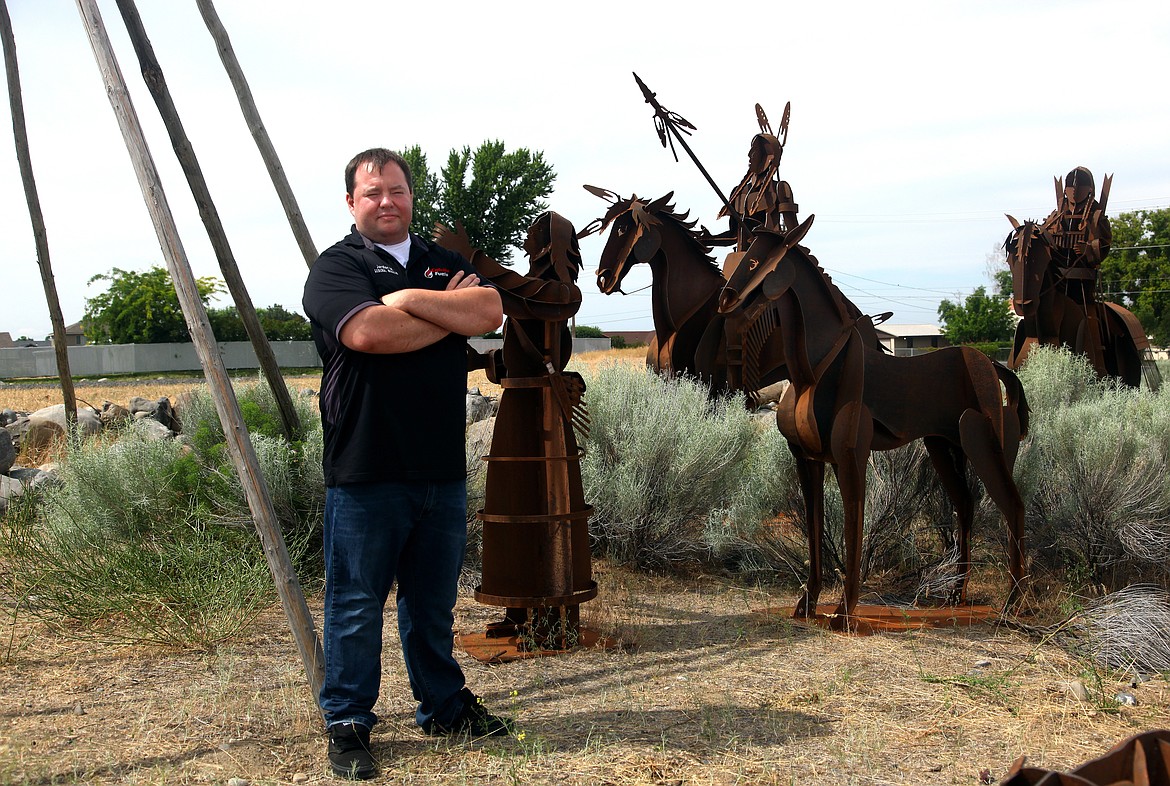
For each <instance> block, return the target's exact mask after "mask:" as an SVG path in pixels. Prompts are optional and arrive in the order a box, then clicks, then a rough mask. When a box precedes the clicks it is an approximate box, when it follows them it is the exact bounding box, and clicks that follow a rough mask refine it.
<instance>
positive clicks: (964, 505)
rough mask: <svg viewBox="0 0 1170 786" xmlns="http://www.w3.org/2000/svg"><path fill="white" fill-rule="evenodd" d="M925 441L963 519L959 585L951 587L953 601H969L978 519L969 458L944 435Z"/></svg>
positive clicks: (923, 441)
mask: <svg viewBox="0 0 1170 786" xmlns="http://www.w3.org/2000/svg"><path fill="white" fill-rule="evenodd" d="M922 444H923V445H925V446H926V452H927V454H928V455H929V456H930V463H931V464H933V465H934V471H935V472H937V473H938V479H939V482H940V483H942V487H943V490H944V491H946V493H947V497H948V498H950V500H951V504H952V505H954V506H955V515H956V517H958V519H959V563H958V565H957V566H956V569H957V571H958V577H959V585H958V586H957V587H956V588H954V589H953V590H951V593H950V596H949V597H948V598H947V601H948V602H949V603H965V602H966V600H967V578H968V577H969V576H970V574H971V523H972V521H974V519H975V498H974V497H972V496H971V489H970V488H969V487H968V486H967V457H966V456H965V455H964V454H963V451H961V450H958V449H957V448H955V447H953V446H952V445H951V444H950V443H949V442H947V441H946V440H945V439H943V438H942V437H925V438H924V439H923V440H922Z"/></svg>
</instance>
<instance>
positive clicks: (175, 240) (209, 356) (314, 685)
mask: <svg viewBox="0 0 1170 786" xmlns="http://www.w3.org/2000/svg"><path fill="white" fill-rule="evenodd" d="M77 9H78V11H79V12H80V13H81V18H82V21H83V22H84V23H85V29H86V33H87V35H88V36H89V42H90V46H91V47H92V48H93V53H94V57H95V58H96V59H97V63H98V68H99V69H100V70H101V72H102V78H103V81H104V82H105V86H106V94H107V95H108V96H109V99H110V106H112V107H113V110H114V115H115V117H117V119H118V127H119V128H120V129H121V130H122V137H123V138H124V139H125V142H126V149H127V151H128V152H129V153H130V160H131V162H132V163H133V164H134V171H135V173H136V174H137V176H138V183H139V186H140V187H141V188H142V196H143V199H144V200H145V201H146V209H147V210H148V211H149V212H150V217H151V220H152V221H153V223H154V229H155V232H156V233H157V234H158V239H159V245H160V246H161V247H162V253H163V257H164V258H165V259H166V262H167V268H168V269H169V270H170V274H171V279H172V281H174V284H175V293H176V294H177V295H178V297H179V305H181V306H182V308H183V316H184V317H185V318H186V320H187V329H188V330H190V332H191V339H192V341H193V342H194V344H195V351H196V353H197V354H198V355H199V362H200V364H202V366H203V373H204V376H205V377H206V378H207V383H208V386H209V387H210V389H211V398H212V400H213V401H214V402H215V408H216V411H217V412H218V413H219V419H220V422H221V423H222V424H223V431H224V434H225V436H226V437H227V443H228V448H229V450H230V452H231V456H232V463H233V464H235V468H236V473H237V474H238V475H239V478H240V483H241V484H242V485H243V488H244V496H245V497H247V500H248V507H249V509H250V510H251V511H252V519H253V521H254V522H255V524H256V530H257V532H259V534H260V540H261V541H262V542H263V544H264V556H265V557H266V558H267V559H268V567H269V569H270V570H271V571H272V576H273V579H274V580H275V582H276V590H277V592H278V593H279V595H280V600H281V603H282V604H283V606H284V612H285V615H286V616H287V617H288V621H289V626H290V627H291V628H292V633H293V637H294V638H295V639H296V643H297V647H298V649H299V650H300V655H301V661H302V662H303V663H304V667H305V673H306V675H307V676H308V679H309V686H310V688H311V689H312V691H313V696H314V698H316V696H317V695H318V694H319V693H320V687H321V681H322V677H323V675H324V662H325V659H324V656H323V654H322V651H321V640H320V639H319V638H318V637H317V632H316V628H315V626H314V624H313V616H312V615H311V614H310V613H309V607H308V605H307V604H306V603H305V597H304V594H303V593H302V592H301V585H300V582H299V581H297V576H296V572H295V571H294V570H293V568H292V562H291V560H290V559H289V556H288V550H287V548H286V547H285V543H284V538H283V537H282V536H281V534H280V523H279V522H278V521H277V519H276V512H275V511H274V510H273V508H272V498H271V497H270V496H269V492H268V484H267V483H266V482H265V480H264V475H263V473H262V472H261V470H260V464H259V462H258V461H257V459H256V452H255V450H253V448H252V442H251V440H250V439H249V438H248V429H247V426H245V425H244V419H243V416H242V415H241V414H240V405H239V402H238V401H237V400H236V394H235V391H234V390H232V385H231V380H229V379H228V375H227V369H225V368H224V365H223V360H222V358H220V356H219V351H218V349H217V348H216V345H215V338H214V336H212V334H211V326H210V325H209V324H208V322H207V312H206V310H205V309H204V308H203V301H202V300H200V298H199V290H198V288H197V287H196V283H195V275H194V274H193V273H192V272H191V266H190V264H189V263H188V261H187V255H186V252H185V251H184V250H183V244H182V242H181V241H180V240H179V233H178V228H177V227H176V225H175V219H174V216H173V215H172V214H171V209H170V205H169V204H167V199H166V195H165V194H164V193H163V188H162V182H161V181H160V180H159V176H158V170H157V169H156V168H155V165H154V159H153V158H151V155H150V149H149V148H148V147H147V145H146V138H145V136H144V135H143V132H142V126H141V124H140V123H139V121H138V115H137V114H136V113H135V111H134V105H133V103H132V102H131V101H130V95H129V93H128V92H127V90H126V81H125V79H123V77H122V72H121V70H120V69H119V68H118V61H117V60H116V59H115V57H114V52H113V48H112V47H111V46H110V40H109V37H108V36H107V35H106V28H105V26H104V25H103V23H102V17H101V12H100V11H99V10H98V7H97V2H96V0H77Z"/></svg>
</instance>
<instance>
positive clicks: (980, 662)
mask: <svg viewBox="0 0 1170 786" xmlns="http://www.w3.org/2000/svg"><path fill="white" fill-rule="evenodd" d="M990 665H991V661H989V660H987V659H986V658H985V659H983V660H977V661H975V668H977V669H986V668H987V667H988V666H990Z"/></svg>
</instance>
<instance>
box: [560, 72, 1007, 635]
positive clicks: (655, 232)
mask: <svg viewBox="0 0 1170 786" xmlns="http://www.w3.org/2000/svg"><path fill="white" fill-rule="evenodd" d="M635 79H637V75H636V74H635ZM637 81H638V85H639V87H641V89H642V92H643V95H644V96H645V98H646V101H647V103H649V104H651V106H653V107H654V110H655V114H654V118H655V127H656V129H657V131H658V135H659V139H660V140H661V141H662V144H663V145H664V146H665V145H666V144H667V142H668V141H670V143H671V145H672V146H673V142H674V140H676V139H677V141H678V142H679V143H681V144H682V146H683V147H684V149H685V150H686V151H687V153H688V154H689V155H690V156H691V158H692V159H693V160H694V161H695V164H696V165H697V166H698V167H699V169H700V171H702V172H703V174H704V176H706V177H707V180H708V182H710V183H711V185H712V187H714V188H715V190H716V193H718V194H719V196H720V199H722V201H723V204H724V215H728V216H729V217H731V218H732V230H731V231H730V232H729V233H727V234H726V235H724V236H720V237H718V238H716V237H712V236H710V235H709V234H708V233H706V232H705V231H704V232H703V233H695V232H694V230H693V223H690V224H683V225H682V227H681V229H680V226H679V225H680V224H681V223H682V222H680V221H679V219H680V217H679V216H677V215H675V214H673V212H672V209H670V208H667V207H666V204H667V203H668V202H669V200H670V196H671V195H669V194H668V195H667V196H666V197H663V198H661V199H659V200H654V201H653V202H644V201H641V200H638V199H636V198H631V199H629V200H620V198H618V197H617V195H616V194H614V193H613V192H610V191H605V190H603V189H596V188H593V187H590V186H586V188H588V189H589V190H590V191H592V192H593V193H594V194H597V195H598V196H602V197H604V198H607V199H610V201H611V203H612V207H611V208H610V210H609V211H608V212H607V213H606V215H605V216H604V217H603V218H601V219H598V220H597V221H596V222H594V223H593V224H591V225H590V227H588V228H587V229H586V232H589V231H594V230H599V229H604V228H605V227H607V226H611V225H612V228H613V229H612V232H611V234H610V238H609V241H608V242H607V244H606V247H605V249H604V250H603V252H602V261H601V267H600V269H599V272H598V285H599V287H600V288H601V290H602V291H603V292H607V293H608V292H612V291H615V290H618V291H620V282H621V279H622V277H623V276H624V275H625V272H626V270H627V267H628V265H629V264H631V258H632V261H633V262H647V263H651V262H656V263H657V265H658V272H656V274H655V277H654V287H655V289H656V290H657V289H658V288H660V287H661V288H662V289H663V290H664V291H669V290H670V289H671V288H675V289H677V288H678V287H679V285H678V284H675V283H673V279H674V278H675V277H676V275H675V274H672V273H670V270H669V269H670V267H673V266H675V265H679V263H680V262H682V261H683V260H686V262H683V264H690V265H692V266H695V265H697V264H698V263H697V262H695V261H694V257H695V252H694V246H696V245H701V244H702V242H712V241H719V240H724V241H726V242H728V243H730V242H735V244H736V247H737V250H736V252H735V253H733V254H731V255H729V258H728V263H727V264H726V265H725V266H724V270H723V275H724V276H725V277H726V280H727V283H726V284H725V285H724V289H723V291H722V292H721V293H720V295H719V301H718V308H717V314H715V315H713V316H711V317H710V318H709V321H708V322H707V325H706V327H705V328H704V329H703V330H702V335H701V337H700V338H699V340H698V342H697V344H695V350H694V361H693V362H694V368H695V369H697V370H698V373H699V376H700V377H702V378H705V379H708V380H709V381H711V382H712V387H713V388H718V386H720V385H722V387H724V388H726V389H732V390H744V391H745V392H746V393H747V394H748V397H749V400H751V398H752V397H753V394H754V392H755V391H756V390H758V389H759V388H760V387H762V386H764V385H766V384H770V383H771V382H772V381H775V380H777V379H788V380H789V381H790V382H791V385H790V386H789V387H788V389H787V391H786V392H785V393H784V396H783V398H782V399H781V401H780V404H779V407H778V409H777V423H778V426H779V428H780V431H781V433H783V434H784V436H785V437H786V438H787V440H788V443H789V447H790V448H791V450H792V453H793V455H794V456H795V457H796V462H797V472H798V477H799V481H800V485H801V491H802V492H803V495H804V499H805V507H806V520H807V522H808V530H809V531H808V536H809V577H808V582H807V584H806V587H805V592H804V594H803V596H802V597H801V599H800V601H799V602H798V603H797V605H796V608H795V610H794V615H795V616H797V617H805V618H814V617H816V616H817V614H818V608H817V601H818V599H819V596H820V590H821V576H822V561H821V539H822V536H823V532H824V468H825V465H826V464H831V465H833V467H834V469H835V471H836V474H837V478H838V485H839V487H840V489H841V495H842V498H843V500H844V503H845V549H846V575H845V591H844V596H843V598H842V600H841V602H840V604H839V605H838V606H837V607H836V610H835V611H834V612H833V613H832V614H831V615H830V620H829V624H830V627H832V628H834V629H838V630H850V629H855V628H856V627H857V623H858V620H857V619H856V617H855V611H856V608H857V601H858V595H859V584H860V575H861V546H862V538H861V536H862V525H863V516H864V502H865V484H866V472H865V470H866V463H867V461H868V458H869V455H870V453H871V452H872V451H873V450H890V449H893V448H896V447H900V446H902V445H905V444H907V443H908V442H910V441H913V440H915V439H918V438H922V439H923V441H924V443H925V445H926V448H927V451H928V452H929V454H930V457H931V461H932V463H933V465H934V467H935V470H936V472H937V473H938V475H939V478H940V481H941V483H942V485H943V488H944V489H945V490H946V492H947V494H948V496H949V497H950V499H951V501H952V503H953V504H954V507H955V510H956V513H957V516H958V519H959V559H958V565H957V576H956V579H957V581H956V584H955V589H954V591H953V592H952V596H951V598H950V599H949V600H950V601H951V602H953V603H962V602H965V600H966V589H967V579H968V576H969V573H970V533H971V526H972V520H973V518H974V500H973V498H972V495H971V491H970V489H969V488H968V486H967V481H966V466H967V462H968V461H970V463H971V466H972V468H973V469H974V470H975V472H976V474H978V475H979V477H980V479H981V480H982V481H983V483H984V486H985V487H986V489H987V491H988V494H989V495H990V496H991V497H992V499H993V500H994V501H995V503H996V505H997V506H998V507H999V508H1000V510H1001V512H1002V513H1003V515H1004V518H1005V520H1006V522H1007V529H1008V549H1009V572H1010V574H1011V587H1010V590H1009V594H1008V603H1009V604H1010V603H1012V602H1013V601H1014V600H1015V599H1016V598H1017V597H1018V596H1019V595H1020V593H1021V591H1022V589H1023V584H1024V545H1023V536H1024V506H1023V501H1022V500H1021V498H1020V495H1019V491H1018V489H1017V488H1016V485H1015V482H1014V480H1013V478H1012V468H1013V465H1014V463H1015V456H1016V452H1017V450H1018V448H1019V441H1020V438H1021V437H1022V436H1023V435H1024V434H1025V433H1026V432H1027V425H1028V406H1027V402H1026V400H1025V398H1024V391H1023V389H1022V387H1021V386H1020V383H1019V380H1018V378H1017V377H1016V376H1015V374H1013V373H1012V372H1011V371H1010V370H1009V369H1008V368H1006V367H1005V366H1003V365H1001V364H998V363H995V362H994V361H992V360H990V359H989V358H987V357H986V356H985V355H983V354H982V353H980V352H978V351H976V350H973V349H969V348H953V349H947V350H941V351H938V352H934V353H931V354H930V355H924V356H918V357H914V358H895V357H890V356H888V355H887V354H886V353H885V352H884V351H883V349H882V347H881V345H880V344H879V342H878V341H877V336H876V331H875V330H874V320H873V318H871V317H869V316H867V315H864V314H862V313H861V311H860V310H859V309H858V308H857V307H856V306H855V305H854V304H853V303H851V302H850V301H849V300H848V298H846V297H845V296H844V295H842V294H841V292H840V291H839V290H838V289H837V288H836V287H835V286H834V285H833V284H832V282H831V280H830V279H829V277H828V276H827V275H826V274H825V273H824V271H823V270H822V269H821V268H820V266H819V264H818V263H817V261H816V258H815V257H813V256H812V255H811V254H810V253H809V252H808V249H806V248H804V247H803V246H801V245H800V242H801V240H803V238H804V236H805V235H806V234H807V232H808V231H809V228H810V227H811V225H812V221H813V217H812V216H809V218H808V219H806V220H805V221H804V222H802V223H798V222H797V217H796V212H797V206H796V203H795V201H794V200H793V197H792V189H791V188H790V187H788V184H787V183H785V182H784V181H782V180H780V179H779V175H778V165H779V161H780V156H781V155H782V153H783V148H784V141H783V139H781V138H778V137H776V136H775V135H773V134H771V129H770V126H769V125H768V123H767V118H766V116H765V115H764V113H763V110H762V109H760V107H759V105H757V107H756V110H757V118H758V119H759V122H760V130H761V133H760V134H759V135H757V136H756V137H755V138H754V139H753V142H752V147H751V150H750V152H749V167H748V172H747V174H746V175H745V176H744V178H743V180H742V181H741V183H740V185H739V186H738V187H737V188H736V189H735V190H734V191H733V192H732V194H733V199H732V200H728V199H726V198H724V197H723V194H722V192H720V191H719V189H718V187H717V186H715V183H714V181H713V180H711V178H710V176H709V175H707V172H706V170H705V169H703V167H702V165H701V164H700V163H699V161H698V159H697V158H695V156H694V153H693V152H692V151H691V150H690V147H689V146H687V144H686V142H685V140H684V138H683V137H684V134H689V133H690V130H693V129H694V126H693V125H691V124H690V123H688V122H687V121H685V120H684V119H683V118H681V117H680V116H679V115H677V114H675V113H673V112H670V111H668V110H666V109H665V108H664V107H662V105H661V103H659V102H658V101H657V99H656V97H655V94H654V93H652V92H651V91H650V90H649V89H648V88H647V87H646V85H645V84H644V83H643V82H642V81H641V80H640V79H638V80H637ZM789 114H790V108H789V107H785V111H784V121H783V123H782V125H781V131H782V134H783V137H784V138H785V139H786V137H787V128H788V119H789ZM676 158H677V156H676ZM664 210H665V211H666V213H667V215H666V216H665V217H664V215H663V213H664ZM682 218H685V216H683V217H682ZM680 231H681V232H690V234H691V238H690V240H691V241H692V242H691V244H690V245H689V246H688V245H687V244H686V243H685V242H682V241H681V240H679V241H675V240H673V236H674V235H675V234H676V233H678V232H680ZM583 234H584V233H583ZM668 239H669V241H670V242H668ZM668 259H669V260H670V264H669V265H668V264H667V260H668ZM701 259H702V260H706V262H707V263H709V264H708V267H710V268H713V261H712V260H711V259H710V257H708V256H706V247H705V246H704V247H703V253H702V255H701ZM652 269H654V267H653V265H652ZM707 279H708V280H712V281H713V279H712V277H711V276H710V275H709V274H707ZM658 302H661V303H663V304H668V303H669V302H670V300H669V298H668V297H664V298H663V299H662V300H661V301H658ZM706 302H707V301H706V300H703V303H706ZM694 313H696V314H697V313H700V309H699V308H698V307H696V308H695V309H694ZM883 316H888V315H883ZM677 324H678V323H677V321H675V322H669V323H668V322H666V321H664V320H660V317H659V310H658V309H657V308H656V309H655V329H656V331H657V330H659V326H660V325H662V326H663V327H664V328H667V330H668V331H669V332H666V333H663V334H661V335H660V342H662V341H665V342H670V343H671V345H672V346H677V345H678V344H679V343H680V342H679V339H678V337H677V334H678V333H679V332H678V330H677ZM696 332H697V331H696ZM667 361H669V363H668V362H667ZM685 363H686V356H685V354H682V355H679V356H668V357H666V358H663V357H662V356H661V352H660V353H659V359H658V367H660V368H669V369H673V370H680V369H683V368H685ZM1001 383H1002V385H1003V388H1002V389H1001ZM1004 389H1006V394H1007V401H1006V406H1005V402H1004V393H1003V390H1004Z"/></svg>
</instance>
